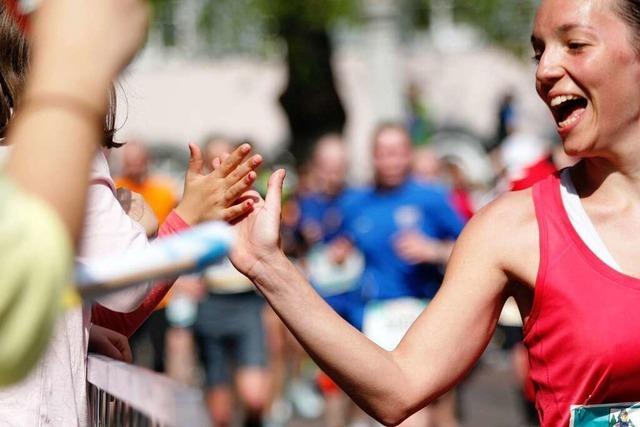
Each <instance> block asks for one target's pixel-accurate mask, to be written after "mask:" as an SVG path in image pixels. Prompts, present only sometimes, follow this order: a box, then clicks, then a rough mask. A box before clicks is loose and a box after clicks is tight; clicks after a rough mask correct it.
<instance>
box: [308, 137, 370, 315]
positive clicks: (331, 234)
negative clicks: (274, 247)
mask: <svg viewBox="0 0 640 427" xmlns="http://www.w3.org/2000/svg"><path fill="white" fill-rule="evenodd" d="M348 163H349V162H348V155H347V151H346V147H345V144H344V142H343V141H342V139H341V137H340V136H339V135H337V134H328V135H325V136H324V137H322V138H320V139H319V140H318V142H317V143H316V146H315V148H314V151H313V157H312V159H311V173H312V178H313V181H314V184H315V186H316V188H315V191H313V192H310V193H307V194H305V195H302V196H301V197H300V198H299V199H298V204H299V207H300V224H299V232H300V234H301V235H302V237H303V239H304V241H305V243H306V246H308V247H309V248H310V251H309V256H308V257H307V267H308V270H309V272H310V276H311V277H310V281H311V283H312V284H313V285H314V286H315V287H316V289H317V290H318V292H319V293H320V294H321V295H322V296H323V297H324V298H325V300H326V301H327V302H328V303H329V305H331V306H332V307H333V309H334V310H336V312H338V314H340V315H341V316H342V317H343V318H344V319H345V320H347V321H349V322H351V323H352V324H354V323H355V324H356V326H359V316H356V317H354V316H352V312H353V311H354V310H356V312H357V313H360V310H359V307H360V306H361V305H362V303H361V300H360V292H359V291H358V290H356V289H354V288H355V286H356V285H357V284H358V283H357V279H358V277H359V275H360V273H361V268H358V265H357V262H356V263H355V264H354V265H352V266H349V265H347V264H348V262H347V263H342V265H343V267H342V268H341V269H339V271H337V270H336V268H327V269H324V268H322V265H321V264H325V262H324V261H325V260H324V258H325V257H326V249H327V248H328V247H329V245H330V243H331V242H332V241H333V240H334V239H335V238H336V237H338V236H339V235H340V234H341V233H342V229H343V220H344V212H345V211H347V210H348V209H349V206H350V205H351V204H352V203H353V202H354V201H356V200H357V197H358V193H359V192H358V191H357V190H355V189H351V188H347V186H346V177H347V169H348ZM353 256H355V255H354V254H352V258H351V260H353ZM326 261H327V262H326V263H330V260H326ZM318 265H320V267H319V268H316V267H317V266H318ZM322 270H325V271H322Z"/></svg>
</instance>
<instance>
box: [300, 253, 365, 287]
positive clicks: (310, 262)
mask: <svg viewBox="0 0 640 427" xmlns="http://www.w3.org/2000/svg"><path fill="white" fill-rule="evenodd" d="M306 265H307V273H308V275H309V280H310V281H311V283H313V286H314V287H315V288H316V290H317V291H318V293H319V294H320V295H322V296H323V297H325V298H326V297H330V296H333V295H339V294H343V293H345V292H348V291H351V290H353V289H354V288H355V286H356V285H357V284H358V279H360V276H361V275H362V271H363V270H364V258H363V257H362V254H361V253H360V252H358V251H357V250H353V251H351V253H350V254H349V256H348V257H347V259H346V260H345V261H344V262H343V263H342V264H335V263H334V262H333V261H331V259H330V257H329V255H328V248H327V246H324V245H316V246H314V247H313V248H312V249H311V250H310V251H309V255H307V259H306Z"/></svg>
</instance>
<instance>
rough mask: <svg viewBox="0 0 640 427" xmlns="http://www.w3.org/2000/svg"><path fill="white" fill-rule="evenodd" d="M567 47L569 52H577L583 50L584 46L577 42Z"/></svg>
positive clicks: (570, 43)
mask: <svg viewBox="0 0 640 427" xmlns="http://www.w3.org/2000/svg"><path fill="white" fill-rule="evenodd" d="M567 46H568V47H569V50H573V51H579V50H582V48H584V47H585V46H586V44H584V43H579V42H569V43H568V44H567Z"/></svg>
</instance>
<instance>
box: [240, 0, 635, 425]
mask: <svg viewBox="0 0 640 427" xmlns="http://www.w3.org/2000/svg"><path fill="white" fill-rule="evenodd" d="M639 36H640V1H638V0H615V1H611V0H542V2H541V4H540V7H539V9H538V12H537V16H536V20H535V26H534V31H533V37H532V44H533V47H534V50H535V53H536V59H537V60H538V61H539V63H538V68H537V72H536V87H537V90H538V93H539V95H540V97H541V98H542V100H543V101H544V102H545V103H546V104H547V105H548V107H549V109H550V110H551V113H552V114H553V116H554V118H555V120H556V124H557V130H558V133H559V134H560V136H561V138H562V140H563V144H564V147H565V150H566V151H567V152H568V153H569V154H577V155H579V156H581V157H582V158H583V159H582V161H581V162H580V163H578V164H577V165H576V166H574V167H573V168H570V169H567V170H565V171H563V172H562V173H559V174H556V175H552V176H550V177H548V178H547V179H545V180H543V181H542V182H540V183H538V184H536V185H535V186H534V187H533V188H532V189H528V190H523V191H519V192H513V193H509V194H505V195H503V196H501V197H500V198H498V199H497V200H496V201H495V202H493V203H491V204H490V205H489V206H487V207H486V208H484V209H483V210H482V211H480V212H479V213H478V214H476V216H475V217H474V218H473V219H472V220H471V221H470V222H469V224H468V225H467V226H466V228H465V230H464V231H463V232H462V234H461V236H460V238H459V239H458V241H457V243H456V247H455V249H454V251H453V254H452V255H451V258H450V260H449V263H448V267H447V272H446V277H445V279H444V283H443V285H442V287H441V289H440V290H439V291H438V294H437V295H436V297H435V298H434V299H433V301H432V302H431V303H430V304H429V305H428V306H427V308H426V309H425V310H424V312H423V313H422V314H421V316H420V317H419V318H418V319H417V320H416V321H415V323H414V324H413V325H412V327H411V328H410V329H409V331H408V332H407V334H406V335H405V337H404V338H403V340H402V342H401V343H400V344H399V345H398V346H397V348H395V349H394V350H392V351H385V350H383V349H382V348H380V347H378V346H377V345H375V344H374V343H372V342H371V341H369V340H368V339H367V338H366V337H364V336H363V335H362V334H360V333H359V332H357V331H356V330H355V329H353V328H351V327H350V326H349V325H347V324H346V323H345V322H344V321H343V320H341V319H340V318H339V317H338V316H337V315H336V314H335V313H334V312H333V311H332V310H331V309H330V308H329V307H328V306H327V305H326V304H325V303H324V302H323V301H322V299H321V298H320V297H319V296H318V295H317V294H316V293H315V291H313V289H312V288H311V287H310V286H309V285H308V284H307V283H306V280H305V279H304V278H303V277H302V276H301V275H300V274H299V273H298V272H297V270H296V268H295V267H293V266H292V265H291V264H290V263H289V261H287V259H286V257H285V256H284V255H283V254H282V252H281V251H280V250H279V249H278V245H277V243H278V224H279V222H278V218H279V214H280V197H279V196H280V191H281V185H282V180H283V178H284V176H283V174H282V173H281V172H277V173H276V174H274V175H273V176H272V179H271V181H270V186H269V192H268V194H267V197H266V200H265V202H264V203H263V204H259V205H258V206H257V207H256V209H255V210H254V211H253V212H252V214H251V215H249V216H248V217H246V218H245V219H244V220H243V221H241V222H239V223H238V224H236V227H237V228H238V232H239V239H238V241H237V243H238V244H237V248H236V251H235V252H234V253H233V254H232V255H231V259H232V261H233V263H234V264H235V266H236V267H237V268H238V269H239V270H240V271H242V272H244V273H245V274H247V275H248V276H249V277H250V278H251V279H252V280H253V282H254V283H255V284H256V286H258V287H259V288H260V290H261V292H262V293H263V294H264V295H265V296H266V298H267V300H268V301H269V303H270V304H271V305H272V306H273V308H274V309H275V311H276V312H277V313H278V315H279V316H280V317H281V318H283V319H284V321H285V323H286V324H287V325H288V327H289V328H290V329H291V330H292V332H293V333H294V335H295V336H296V337H297V338H298V339H299V340H300V342H301V343H302V344H303V345H304V346H305V347H306V349H307V350H308V351H309V353H310V354H311V355H312V356H313V357H314V358H315V359H316V361H317V362H318V363H319V365H320V366H321V367H322V368H323V370H325V372H327V373H328V374H329V375H331V376H332V378H333V379H334V380H335V381H336V382H337V383H338V384H339V385H340V386H341V387H342V388H343V389H344V390H345V391H347V393H349V394H350V396H351V397H352V398H353V399H354V400H355V401H356V402H357V403H358V404H359V405H360V406H362V407H363V408H364V409H365V410H366V411H367V412H369V413H370V414H371V415H373V416H374V417H376V418H377V419H378V420H380V421H381V422H383V423H385V424H388V425H395V424H398V423H400V422H402V421H403V420H404V419H405V418H407V417H408V416H409V415H411V414H412V413H414V412H416V411H418V410H419V409H420V408H422V407H424V406H425V405H427V404H429V403H430V402H432V401H434V400H435V399H437V398H438V397H439V396H441V395H443V394H444V393H445V392H446V391H447V390H448V389H450V388H451V387H453V386H454V385H455V384H456V383H457V382H458V381H459V380H460V379H461V378H462V377H464V375H465V374H466V372H467V371H468V370H469V369H470V368H471V367H472V366H473V365H474V363H475V362H476V361H477V359H478V358H479V357H480V355H481V354H482V352H483V351H484V349H485V347H486V345H487V343H488V341H489V339H490V338H491V335H492V333H493V331H494V329H495V326H496V322H497V319H498V315H499V313H500V311H501V308H502V305H503V304H504V302H505V300H506V298H507V297H509V296H513V297H514V298H515V300H516V301H517V303H518V306H519V309H520V312H521V315H522V317H523V320H524V325H525V326H524V334H525V345H526V347H527V351H528V353H529V358H530V364H531V366H530V368H531V378H532V380H533V383H534V385H535V390H536V406H537V408H538V413H539V417H540V422H541V424H542V425H543V426H568V425H569V423H570V418H571V407H572V405H589V404H611V405H612V407H613V406H615V405H614V404H615V403H616V402H637V401H640V387H638V384H640V371H639V370H638V366H640V339H638V338H640V337H639V333H638V332H637V331H639V330H640V311H639V310H637V307H639V306H640V263H638V262H637V261H638V259H637V255H638V253H640V235H638V234H637V233H629V230H638V229H640V148H639V147H638V141H639V140H640V56H639V54H638V49H637V46H638V45H637V43H635V40H637V39H638V37H639ZM605 411H606V408H605ZM607 414H608V413H607Z"/></svg>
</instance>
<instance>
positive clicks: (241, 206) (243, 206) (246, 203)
mask: <svg viewBox="0 0 640 427" xmlns="http://www.w3.org/2000/svg"><path fill="white" fill-rule="evenodd" d="M254 203H255V201H254V200H253V199H252V198H248V199H246V200H243V201H242V202H240V203H238V204H236V205H233V206H229V207H228V208H226V209H224V210H223V211H222V219H223V220H225V221H227V222H231V221H233V220H234V219H236V218H239V217H241V216H242V215H246V214H247V213H249V212H251V209H253V205H254Z"/></svg>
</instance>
